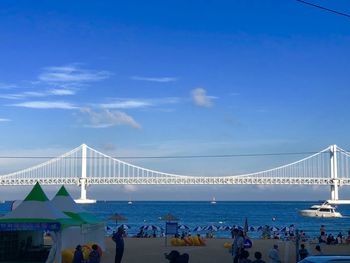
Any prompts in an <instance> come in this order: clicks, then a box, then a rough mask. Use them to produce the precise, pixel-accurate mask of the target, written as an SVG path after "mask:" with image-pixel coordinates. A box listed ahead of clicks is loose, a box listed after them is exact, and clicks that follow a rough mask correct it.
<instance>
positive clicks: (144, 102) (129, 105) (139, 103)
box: [98, 97, 180, 109]
mask: <svg viewBox="0 0 350 263" xmlns="http://www.w3.org/2000/svg"><path fill="white" fill-rule="evenodd" d="M179 102H180V99H179V98H176V97H166V98H154V99H121V98H117V99H114V100H113V101H112V102H110V103H102V104H99V105H98V106H99V107H101V108H104V109H136V108H146V107H155V106H159V105H164V104H176V103H179Z"/></svg>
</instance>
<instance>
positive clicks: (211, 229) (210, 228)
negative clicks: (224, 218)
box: [204, 225, 218, 231]
mask: <svg viewBox="0 0 350 263" xmlns="http://www.w3.org/2000/svg"><path fill="white" fill-rule="evenodd" d="M204 230H206V231H218V228H217V227H216V226H214V225H210V226H206V227H205V228H204Z"/></svg>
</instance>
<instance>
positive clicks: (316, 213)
mask: <svg viewBox="0 0 350 263" xmlns="http://www.w3.org/2000/svg"><path fill="white" fill-rule="evenodd" d="M299 213H300V215H302V216H305V217H325V218H340V217H343V216H342V214H341V213H339V212H337V211H336V208H335V207H334V206H331V204H330V203H329V202H328V201H326V202H324V203H323V204H321V205H313V206H311V207H310V208H308V209H304V210H300V211H299Z"/></svg>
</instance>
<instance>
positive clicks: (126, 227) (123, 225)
mask: <svg viewBox="0 0 350 263" xmlns="http://www.w3.org/2000/svg"><path fill="white" fill-rule="evenodd" d="M119 227H122V228H123V229H125V230H128V229H129V228H130V226H129V225H125V224H122V225H120V226H119Z"/></svg>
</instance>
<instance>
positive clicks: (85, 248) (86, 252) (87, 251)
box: [81, 245, 91, 261]
mask: <svg viewBox="0 0 350 263" xmlns="http://www.w3.org/2000/svg"><path fill="white" fill-rule="evenodd" d="M81 250H82V251H83V256H84V260H86V261H87V260H88V259H89V255H90V252H91V248H90V247H89V246H87V245H84V246H82V247H81Z"/></svg>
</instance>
